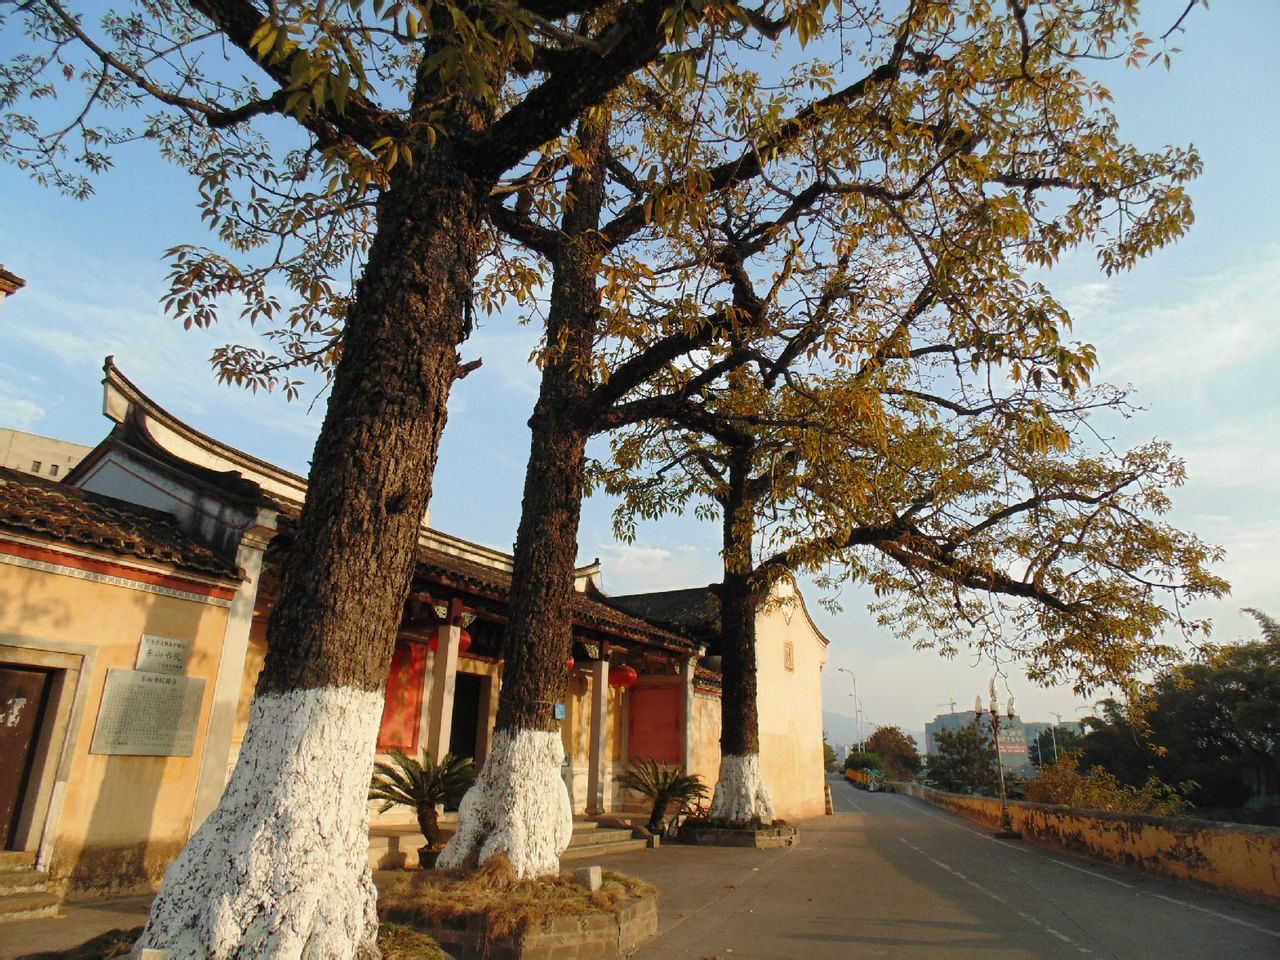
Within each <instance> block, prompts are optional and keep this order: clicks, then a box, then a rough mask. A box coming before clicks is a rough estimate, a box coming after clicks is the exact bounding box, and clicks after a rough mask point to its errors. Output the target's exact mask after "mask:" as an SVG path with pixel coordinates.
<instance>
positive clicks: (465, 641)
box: [427, 627, 471, 656]
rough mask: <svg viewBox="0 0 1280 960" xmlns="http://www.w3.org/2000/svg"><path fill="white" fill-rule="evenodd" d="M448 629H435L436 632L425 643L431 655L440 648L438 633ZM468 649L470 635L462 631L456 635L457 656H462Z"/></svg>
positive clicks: (469, 646) (469, 647)
mask: <svg viewBox="0 0 1280 960" xmlns="http://www.w3.org/2000/svg"><path fill="white" fill-rule="evenodd" d="M448 629H449V628H448V627H436V632H435V633H433V634H431V639H430V640H428V641H427V649H428V650H430V651H431V652H432V653H435V652H436V650H438V649H439V647H440V632H441V631H442V630H448ZM470 649H471V634H469V633H467V631H465V630H463V631H461V632H460V633H459V635H458V656H462V655H463V654H464V653H466V652H467V651H468V650H470Z"/></svg>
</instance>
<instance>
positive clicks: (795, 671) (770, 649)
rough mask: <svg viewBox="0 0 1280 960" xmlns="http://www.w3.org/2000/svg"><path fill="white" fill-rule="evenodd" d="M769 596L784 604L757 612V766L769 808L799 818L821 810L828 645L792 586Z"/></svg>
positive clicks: (785, 817)
mask: <svg viewBox="0 0 1280 960" xmlns="http://www.w3.org/2000/svg"><path fill="white" fill-rule="evenodd" d="M774 595H775V597H776V598H778V599H779V600H781V601H783V602H780V603H772V602H771V603H767V604H765V605H762V607H761V608H760V612H759V613H758V614H757V615H756V671H757V674H756V676H757V691H758V693H757V705H758V710H759V718H760V765H761V772H762V773H763V775H764V782H765V786H767V787H768V788H769V793H770V795H771V796H772V798H773V807H774V812H775V813H776V814H777V816H778V817H779V818H780V819H783V820H799V819H803V818H804V817H817V816H821V815H822V814H823V813H824V812H825V810H826V799H825V791H824V783H823V769H822V761H823V756H822V689H821V677H822V667H823V665H824V664H825V663H826V660H827V649H826V644H825V643H824V642H823V640H822V638H821V636H820V635H819V634H818V633H817V631H816V630H815V629H814V628H813V625H812V623H811V622H810V621H809V618H808V616H807V615H806V613H805V611H804V609H803V607H802V605H801V601H800V599H799V597H798V595H796V594H795V593H794V591H793V588H792V587H791V585H790V584H789V583H786V582H784V583H781V584H779V585H778V586H777V587H776V588H775V594H774ZM788 643H789V644H790V664H788V651H787V644H788ZM789 666H790V668H789Z"/></svg>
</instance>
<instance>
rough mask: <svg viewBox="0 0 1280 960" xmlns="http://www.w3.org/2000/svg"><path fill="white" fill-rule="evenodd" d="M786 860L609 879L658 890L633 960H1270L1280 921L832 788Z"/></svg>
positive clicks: (659, 859)
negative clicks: (828, 804) (650, 932)
mask: <svg viewBox="0 0 1280 960" xmlns="http://www.w3.org/2000/svg"><path fill="white" fill-rule="evenodd" d="M832 791H833V797H834V802H835V809H836V813H835V815H834V816H831V817H824V818H821V819H819V820H811V821H806V822H805V823H804V824H802V825H801V843H800V844H799V845H798V846H796V847H793V848H789V849H786V850H770V851H755V850H718V849H714V848H713V849H708V848H705V847H703V848H687V847H663V848H661V849H660V850H656V851H646V852H645V853H643V854H636V855H634V856H632V857H626V858H624V857H619V858H617V860H616V862H610V863H609V864H607V865H608V866H610V868H612V869H619V870H623V871H626V872H628V873H633V874H636V875H638V876H641V877H644V878H646V879H649V880H652V881H653V882H655V883H657V884H658V885H659V887H660V889H661V890H662V899H661V901H660V923H661V932H660V935H659V937H658V938H657V939H656V940H652V941H650V942H649V943H648V944H646V945H645V946H644V947H643V948H642V949H641V950H640V951H639V952H638V953H637V954H636V955H635V956H636V957H637V958H639V960H658V958H663V960H676V958H693V960H713V958H714V960H744V958H771V960H782V958H793V957H794V958H805V960H808V958H822V960H825V958H833V960H834V958H848V957H893V958H908V957H911V958H914V957H944V958H947V960H951V958H974V960H977V958H982V960H1006V958H1040V957H1044V958H1074V960H1078V958H1081V957H1107V958H1135V960H1146V958H1155V960H1175V958H1213V960H1218V958H1224V960H1234V958H1241V960H1255V958H1257V960H1263V958H1273V957H1274V958H1280V911H1276V910H1273V909H1269V908H1266V907H1259V906H1254V905H1251V904H1246V903H1242V902H1240V901H1237V900H1234V899H1232V898H1230V897H1225V896H1221V895H1218V894H1214V893H1210V892H1206V891H1202V890H1199V889H1195V888H1191V887H1184V886H1179V885H1175V884H1173V883H1170V882H1166V881H1163V880H1158V879H1154V878H1150V877H1146V876H1144V875H1142V874H1139V873H1136V872H1130V871H1126V870H1120V869H1116V868H1112V867H1109V866H1106V865H1103V864H1100V863H1097V862H1094V861H1092V860H1086V859H1083V858H1080V857H1076V856H1074V855H1071V854H1064V853H1062V852H1060V851H1057V850H1054V849H1052V848H1050V847H1043V846H1039V845H1037V844H1034V843H1031V842H1028V841H1021V842H1018V841H1001V840H995V839H994V838H992V837H991V835H990V831H988V830H985V829H983V828H982V827H980V826H977V825H975V824H973V823H971V822H969V821H967V820H964V819H961V818H958V817H954V816H951V815H949V814H945V813H942V812H941V811H938V810H936V809H935V808H933V807H930V806H928V805H926V804H924V803H923V802H921V801H918V800H912V799H910V798H907V797H901V796H897V795H895V794H883V793H875V794H871V793H865V792H862V791H856V790H854V789H853V788H852V787H851V786H849V785H848V784H847V783H845V782H843V781H833V782H832Z"/></svg>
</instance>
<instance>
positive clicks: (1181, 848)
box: [894, 784, 1280, 906]
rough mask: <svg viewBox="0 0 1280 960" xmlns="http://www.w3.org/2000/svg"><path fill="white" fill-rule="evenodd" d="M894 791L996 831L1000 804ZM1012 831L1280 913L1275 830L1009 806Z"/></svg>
mask: <svg viewBox="0 0 1280 960" xmlns="http://www.w3.org/2000/svg"><path fill="white" fill-rule="evenodd" d="M894 789H895V790H897V791H898V792H900V793H906V794H908V795H909V796H917V797H921V798H923V799H925V800H927V801H928V802H929V803H932V804H934V805H935V806H939V807H942V808H943V809H945V810H950V811H951V812H953V813H958V814H960V815H961V816H965V817H969V818H970V819H973V820H979V821H981V822H983V823H986V824H988V825H989V826H991V827H993V828H996V827H998V825H999V823H1000V801H999V800H996V799H993V798H991V797H969V796H961V795H959V794H954V793H943V792H942V791H940V790H931V789H929V788H928V787H922V786H919V785H917V784H895V785H894ZM1009 816H1010V818H1011V819H1012V821H1013V827H1014V829H1015V830H1017V831H1018V832H1020V833H1022V834H1025V835H1026V836H1028V837H1034V838H1035V839H1036V840H1040V841H1043V842H1045V843H1052V844H1054V845H1055V846H1059V847H1064V848H1065V849H1068V850H1075V851H1077V852H1079V853H1083V854H1086V855H1089V856H1094V857H1100V858H1101V859H1103V860H1107V861H1110V862H1111V863H1116V864H1119V865H1121V866H1125V867H1133V868H1136V869H1139V870H1143V871H1146V872H1147V873H1154V874H1159V875H1161V876H1166V877H1171V878H1173V879H1175V880H1182V881H1187V882H1190V883H1195V884H1199V885H1201V886H1206V887H1212V888H1214V889H1217V890H1224V891H1227V892H1229V893H1233V894H1235V895H1237V896H1240V897H1244V898H1245V899H1248V900H1254V901H1258V902H1260V903H1269V904H1272V905H1274V906H1280V829H1276V828H1274V827H1254V826H1248V825H1239V824H1219V823H1209V822H1207V821H1203V820H1192V819H1190V818H1187V817H1148V816H1142V815H1139V814H1124V813H1107V812H1105V811H1101V810H1075V809H1071V808H1068V807H1055V806H1050V805H1049V804H1043V803H1023V802H1018V801H1014V802H1011V803H1010V804H1009Z"/></svg>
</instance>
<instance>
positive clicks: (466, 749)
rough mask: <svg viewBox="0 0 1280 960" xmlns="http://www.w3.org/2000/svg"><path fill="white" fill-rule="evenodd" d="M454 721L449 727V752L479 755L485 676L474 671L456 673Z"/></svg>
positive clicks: (456, 754) (456, 755)
mask: <svg viewBox="0 0 1280 960" xmlns="http://www.w3.org/2000/svg"><path fill="white" fill-rule="evenodd" d="M454 679H455V682H454V687H453V722H452V724H451V725H450V727H449V752H450V753H452V754H453V755H454V756H455V757H471V758H474V757H476V756H477V755H478V753H477V748H478V746H479V743H480V702H481V694H482V693H483V691H484V677H481V676H478V675H477V674H474V673H457V674H455V675H454Z"/></svg>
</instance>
